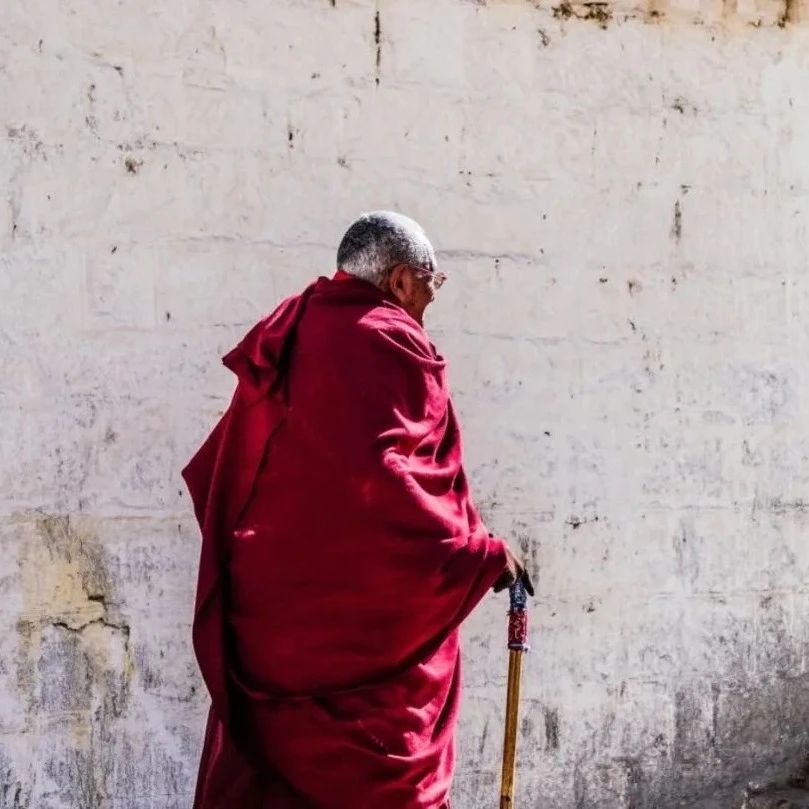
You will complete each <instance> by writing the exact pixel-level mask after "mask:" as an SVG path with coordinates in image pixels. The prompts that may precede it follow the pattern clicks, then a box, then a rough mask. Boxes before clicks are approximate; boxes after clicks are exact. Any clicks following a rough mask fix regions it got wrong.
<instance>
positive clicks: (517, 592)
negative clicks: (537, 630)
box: [508, 579, 528, 652]
mask: <svg viewBox="0 0 809 809" xmlns="http://www.w3.org/2000/svg"><path fill="white" fill-rule="evenodd" d="M508 597H509V602H510V608H509V611H508V648H509V649H513V650H516V651H519V652H527V651H528V609H527V608H528V593H527V591H526V589H525V584H523V581H522V579H519V580H518V581H516V582H514V584H512V585H511V587H510V588H509V591H508Z"/></svg>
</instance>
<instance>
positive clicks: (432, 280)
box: [401, 264, 449, 289]
mask: <svg viewBox="0 0 809 809" xmlns="http://www.w3.org/2000/svg"><path fill="white" fill-rule="evenodd" d="M401 266H402V267H407V269H408V270H412V271H413V274H414V275H417V276H418V277H419V278H427V279H428V283H429V284H430V286H431V287H432V288H433V289H441V287H442V286H444V282H445V281H446V280H447V278H448V277H449V276H448V275H447V274H446V273H445V272H433V271H432V270H428V269H426V268H424V267H417V266H416V265H415V264H402V265H401Z"/></svg>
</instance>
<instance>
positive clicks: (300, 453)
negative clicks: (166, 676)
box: [183, 273, 506, 809]
mask: <svg viewBox="0 0 809 809" xmlns="http://www.w3.org/2000/svg"><path fill="white" fill-rule="evenodd" d="M223 361H224V363H225V365H226V366H227V367H228V368H229V369H231V370H232V371H233V372H234V373H235V374H236V376H237V380H238V381H237V387H236V392H235V394H234V396H233V400H232V402H231V404H230V407H229V408H228V410H227V411H226V413H225V414H224V415H223V417H222V419H221V420H220V422H219V423H218V424H217V425H216V427H215V428H214V430H213V432H212V433H211V435H210V436H209V438H208V439H207V441H206V442H205V443H204V444H203V446H202V447H201V448H200V450H199V451H198V452H197V454H196V455H195V456H194V457H193V459H192V460H191V461H190V463H189V464H188V466H187V467H186V468H185V470H184V471H183V476H184V477H185V480H186V482H187V484H188V488H189V491H190V493H191V497H192V500H193V503H194V509H195V513H196V516H197V519H198V521H199V524H200V528H201V532H202V550H201V557H200V568H199V579H198V587H197V599H196V607H195V615H194V627H193V641H194V650H195V652H196V655H197V659H198V662H199V665H200V669H201V671H202V675H203V678H204V680H205V683H206V685H207V687H208V689H209V691H210V694H211V699H212V706H211V711H210V715H209V718H208V727H207V730H206V734H205V742H204V746H203V753H202V761H201V764H200V773H199V779H198V783H197V793H196V798H195V802H194V807H195V809H270V808H271V809H365V808H366V807H367V808H368V809H371V808H372V807H373V808H374V809H379V808H381V807H384V809H439V807H442V806H446V805H447V801H448V794H449V788H450V783H451V779H452V772H453V768H454V741H453V734H454V728H455V723H456V719H457V713H458V701H459V694H460V654H459V642H458V627H459V625H460V623H461V622H462V621H463V619H464V618H465V617H466V616H467V615H468V614H469V612H470V611H471V610H472V609H473V607H474V606H475V605H476V604H477V603H478V601H479V600H480V599H481V598H482V597H483V595H484V594H485V593H486V591H487V590H488V589H489V588H490V587H491V586H492V584H493V582H494V581H495V579H496V578H497V577H498V576H499V575H500V573H501V572H502V571H503V569H504V567H505V564H506V549H505V543H504V542H503V541H502V540H501V539H499V538H496V537H492V536H491V535H490V534H489V533H488V532H487V531H486V529H485V527H484V525H483V524H482V522H481V520H480V518H479V516H478V514H477V512H476V510H475V508H474V506H473V504H472V501H471V499H470V495H469V488H468V484H467V480H466V477H465V475H464V471H463V466H462V462H461V454H462V450H461V436H460V431H459V428H458V422H457V419H456V416H455V412H454V410H453V407H452V402H451V400H450V397H449V393H448V388H447V381H446V369H445V363H444V360H443V359H442V358H441V357H440V356H439V355H438V354H437V353H436V351H435V348H434V347H433V346H432V344H431V343H430V342H429V340H428V338H427V335H426V333H425V331H424V329H423V328H422V327H421V326H420V325H419V324H418V323H417V322H416V321H415V320H414V319H413V318H411V317H410V316H409V315H408V314H407V313H406V312H405V311H404V310H403V309H401V308H400V307H399V306H398V305H397V304H396V303H394V302H393V301H392V300H390V299H389V298H387V297H386V296H385V295H384V294H383V292H382V291H380V290H379V289H377V288H376V287H374V286H372V285H371V284H368V283H366V282H364V281H361V280H359V279H356V278H352V277H351V276H347V275H345V274H344V273H338V274H337V276H335V278H333V279H326V278H320V279H318V280H317V281H316V282H315V283H313V284H312V285H311V286H309V287H308V288H307V289H306V290H305V291H304V292H303V293H302V294H300V295H298V296H295V297H293V298H290V299H288V300H286V301H284V302H283V303H282V304H281V305H280V306H279V307H278V309H276V311H275V312H274V313H273V314H272V315H270V316H269V317H267V318H266V319H264V320H262V321H261V322H260V323H258V325H256V326H255V327H254V328H253V329H252V330H251V331H250V332H249V333H248V334H247V336H246V337H245V338H244V339H243V340H242V342H241V343H240V344H239V345H238V346H237V347H236V348H235V349H234V350H233V351H231V352H230V353H229V354H228V355H227V356H226V357H225V358H224V360H223Z"/></svg>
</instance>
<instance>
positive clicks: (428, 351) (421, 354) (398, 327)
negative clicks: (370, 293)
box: [357, 303, 438, 361]
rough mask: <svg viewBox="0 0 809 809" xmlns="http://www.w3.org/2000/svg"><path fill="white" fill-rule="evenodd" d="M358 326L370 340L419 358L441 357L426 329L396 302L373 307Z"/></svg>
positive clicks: (359, 321) (431, 358)
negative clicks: (437, 353) (396, 304)
mask: <svg viewBox="0 0 809 809" xmlns="http://www.w3.org/2000/svg"><path fill="white" fill-rule="evenodd" d="M357 326H358V328H359V329H360V331H361V332H362V333H363V335H364V336H366V337H367V339H369V340H371V341H373V342H374V343H377V344H379V345H381V346H382V347H387V348H390V349H391V350H397V349H398V350H404V351H406V352H408V353H409V354H412V355H415V356H416V357H418V358H419V359H424V360H432V361H436V360H437V359H438V358H437V357H436V354H435V349H434V348H433V346H432V344H431V343H430V340H429V338H428V336H427V332H426V331H425V330H424V328H423V327H422V326H420V325H419V324H418V323H417V322H416V321H415V320H413V318H412V317H410V315H408V314H407V312H405V311H404V310H403V309H401V308H400V307H398V306H395V305H394V304H388V303H382V304H380V305H379V306H375V307H373V308H372V309H369V310H368V311H367V312H366V313H365V314H364V315H363V316H362V317H361V318H360V319H359V320H358V321H357Z"/></svg>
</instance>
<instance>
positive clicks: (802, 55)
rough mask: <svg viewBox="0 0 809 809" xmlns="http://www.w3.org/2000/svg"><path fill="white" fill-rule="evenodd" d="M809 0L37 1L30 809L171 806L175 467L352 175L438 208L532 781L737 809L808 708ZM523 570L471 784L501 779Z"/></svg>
mask: <svg viewBox="0 0 809 809" xmlns="http://www.w3.org/2000/svg"><path fill="white" fill-rule="evenodd" d="M805 16H806V10H805V9H804V8H803V7H802V5H801V0H788V2H787V5H786V6H784V5H783V0H772V1H770V0H761V2H756V0H752V2H750V1H748V0H738V2H736V0H727V2H725V3H721V2H708V1H707V0H705V1H704V2H695V0H690V1H689V0H677V3H676V5H671V4H670V3H668V2H666V0H649V2H648V3H646V4H642V5H641V4H635V3H633V2H632V1H631V0H626V1H625V0H622V2H618V3H615V4H612V3H611V4H599V3H590V4H568V3H564V2H562V3H560V4H559V5H557V6H555V7H554V5H553V2H552V0H551V2H545V1H544V0H543V2H529V0H515V1H514V2H505V1H504V0H490V1H489V2H488V3H487V2H477V3H476V2H469V0H466V1H464V0H429V1H428V0H379V2H378V3H374V2H370V0H356V1H354V2H352V1H350V0H298V1H297V2H282V1H281V0H261V2H259V0H240V2H225V0H207V1H206V0H185V2H178V3H159V2H156V1H155V0H138V2H129V3H124V2H116V3H113V2H98V0H62V2H58V3H57V2H55V0H51V1H50V2H48V0H25V1H24V2H23V0H4V2H3V4H2V6H1V7H0V187H2V189H3V195H2V199H0V304H1V305H0V318H1V319H0V357H1V358H2V368H3V384H2V386H0V419H1V421H0V423H1V424H2V432H1V433H0V515H1V519H0V529H1V530H2V538H3V545H2V547H3V553H2V555H1V556H0V603H2V611H0V639H1V640H0V808H2V809H5V808H6V807H9V808H10V807H16V809H23V807H24V808H25V809H67V807H71V809H73V808H75V809H78V808H79V807H81V808H82V809H85V807H86V808H87V809H169V808H170V807H187V806H189V804H190V796H191V794H192V791H193V784H194V778H195V774H196V763H197V755H198V750H199V744H200V740H201V734H202V721H203V715H204V711H205V707H206V703H207V700H206V695H205V693H204V688H203V687H202V686H201V683H200V680H199V677H198V675H197V672H196V666H195V663H194V660H193V658H192V655H191V651H190V644H189V625H190V616H191V603H192V598H193V591H194V583H195V573H196V557H197V548H198V539H197V531H196V527H195V525H194V524H193V520H192V517H191V514H190V512H189V504H188V500H187V496H186V495H185V492H184V487H183V486H182V484H181V481H180V477H179V470H180V468H181V467H182V465H183V464H184V463H185V461H186V460H187V458H188V457H189V456H190V454H191V453H192V451H193V450H194V449H195V447H196V446H197V445H198V443H199V442H200V440H201V439H202V438H203V436H204V435H205V434H206V433H207V431H208V429H209V428H210V426H211V425H212V424H213V422H214V421H215V419H216V417H217V415H218V413H219V412H220V411H221V410H222V408H223V407H224V406H225V405H226V402H227V400H228V398H229V395H230V392H231V388H232V379H231V378H230V376H229V374H228V373H227V372H226V371H225V370H224V369H222V368H221V366H220V365H219V363H218V357H219V356H220V355H221V354H223V353H224V352H225V351H226V350H227V349H228V348H230V347H231V346H232V345H233V344H234V342H235V341H236V340H237V339H238V338H239V337H240V336H241V334H242V333H243V332H244V331H245V330H246V329H247V328H248V327H249V326H250V325H251V324H252V323H253V322H254V320H256V319H257V318H258V317H259V316H260V315H261V314H262V313H264V312H266V311H267V310H269V309H271V308H272V307H273V306H274V304H275V303H276V302H277V301H278V300H279V299H280V297H281V296H283V295H285V294H288V293H291V292H293V291H295V290H297V289H299V288H300V287H301V286H303V284H305V283H306V282H307V281H308V280H309V279H311V278H312V277H313V276H315V275H317V274H321V273H329V272H330V271H331V270H332V263H333V258H332V257H333V254H334V251H335V248H336V245H337V243H338V241H339V238H340V236H341V235H342V232H343V230H344V228H345V227H346V226H347V224H348V223H349V222H350V220H351V219H352V218H353V217H354V216H355V215H356V214H357V213H358V212H360V211H362V210H369V209H373V208H378V207H386V208H397V209H400V210H402V211H404V212H406V213H408V214H410V215H412V216H414V217H415V218H417V219H418V220H420V221H421V222H422V223H423V224H424V226H425V227H426V228H427V229H428V231H429V233H430V234H431V235H432V236H433V239H434V241H435V243H436V246H437V247H438V249H439V251H440V259H441V262H442V264H443V267H444V269H446V270H447V271H448V272H449V273H450V274H451V276H452V277H451V280H450V282H449V283H448V284H447V285H446V287H444V288H443V289H442V290H441V293H440V296H439V300H438V302H437V303H436V304H435V306H434V309H433V310H432V311H431V312H430V322H429V326H430V328H431V331H432V332H433V334H434V335H435V338H436V341H437V342H438V343H439V345H440V347H441V348H442V350H443V352H444V353H445V354H446V355H447V356H448V357H449V359H450V361H451V376H452V381H453V385H454V389H455V392H456V399H457V403H458V405H459V409H460V411H461V414H462V418H463V421H464V424H465V428H466V443H467V461H468V466H469V470H470V473H471V476H472V478H473V481H474V483H475V485H476V490H477V496H478V499H479V501H480V503H481V506H482V508H483V511H484V512H485V514H486V516H487V518H488V520H489V522H490V525H491V527H492V529H493V530H498V531H501V532H503V533H505V534H507V535H508V536H510V537H512V538H513V541H514V543H515V544H516V545H518V546H520V547H522V549H523V551H524V553H525V554H526V556H527V558H528V559H529V561H530V564H531V566H532V568H533V570H534V572H535V575H536V577H537V578H538V580H539V598H538V599H537V602H536V606H535V609H534V611H533V614H532V621H533V637H532V641H533V644H534V652H533V653H532V655H531V656H530V658H529V659H528V661H527V663H526V671H525V680H524V695H525V702H524V705H523V717H524V719H523V725H522V733H521V737H520V756H521V761H520V772H519V801H520V802H519V805H520V806H534V807H542V809H590V808H591V807H592V808H595V807H597V808H598V809H652V807H654V809H669V808H670V807H701V808H702V809H727V808H728V807H733V806H736V805H738V802H739V795H740V789H741V787H742V785H743V784H744V783H745V781H746V780H747V779H748V778H753V777H762V778H763V777H768V776H770V775H784V774H788V772H789V771H790V770H791V768H793V767H794V766H797V764H798V762H799V760H800V757H801V755H802V753H804V752H805V751H806V745H807V727H809V692H808V691H807V685H809V672H808V671H807V640H808V639H809V637H808V636H809V598H807V574H809V542H808V541H807V537H806V528H807V523H809V495H807V485H809V467H807V464H806V459H807V456H809V433H808V431H807V428H809V418H807V405H808V404H809V402H807V398H809V364H807V351H806V349H807V339H806V326H805V323H804V321H805V319H806V317H807V314H809V275H807V266H806V264H807V260H806V250H807V213H808V212H809V140H808V138H809V30H808V29H807V28H806V27H804V25H803V20H804V17H805ZM504 609H505V605H504V603H503V602H502V599H500V600H495V599H494V598H492V599H490V600H489V602H488V603H487V604H486V605H485V606H484V607H483V608H481V609H480V610H479V612H478V613H477V614H476V615H475V617H474V619H473V620H472V621H471V622H470V623H469V625H468V627H467V632H466V641H467V668H466V676H467V691H466V702H465V708H464V717H463V722H462V725H461V728H460V739H459V743H460V762H459V772H458V777H457V781H456V792H455V795H456V800H457V805H458V806H459V807H460V809H473V808H475V809H476V808H477V807H481V808H482V807H486V806H492V805H494V803H495V799H496V798H495V796H496V791H497V780H498V767H499V754H500V745H501V733H502V724H501V718H502V713H503V705H504V694H505V664H506V655H505V651H504V649H503V645H504V626H503V612H504Z"/></svg>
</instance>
